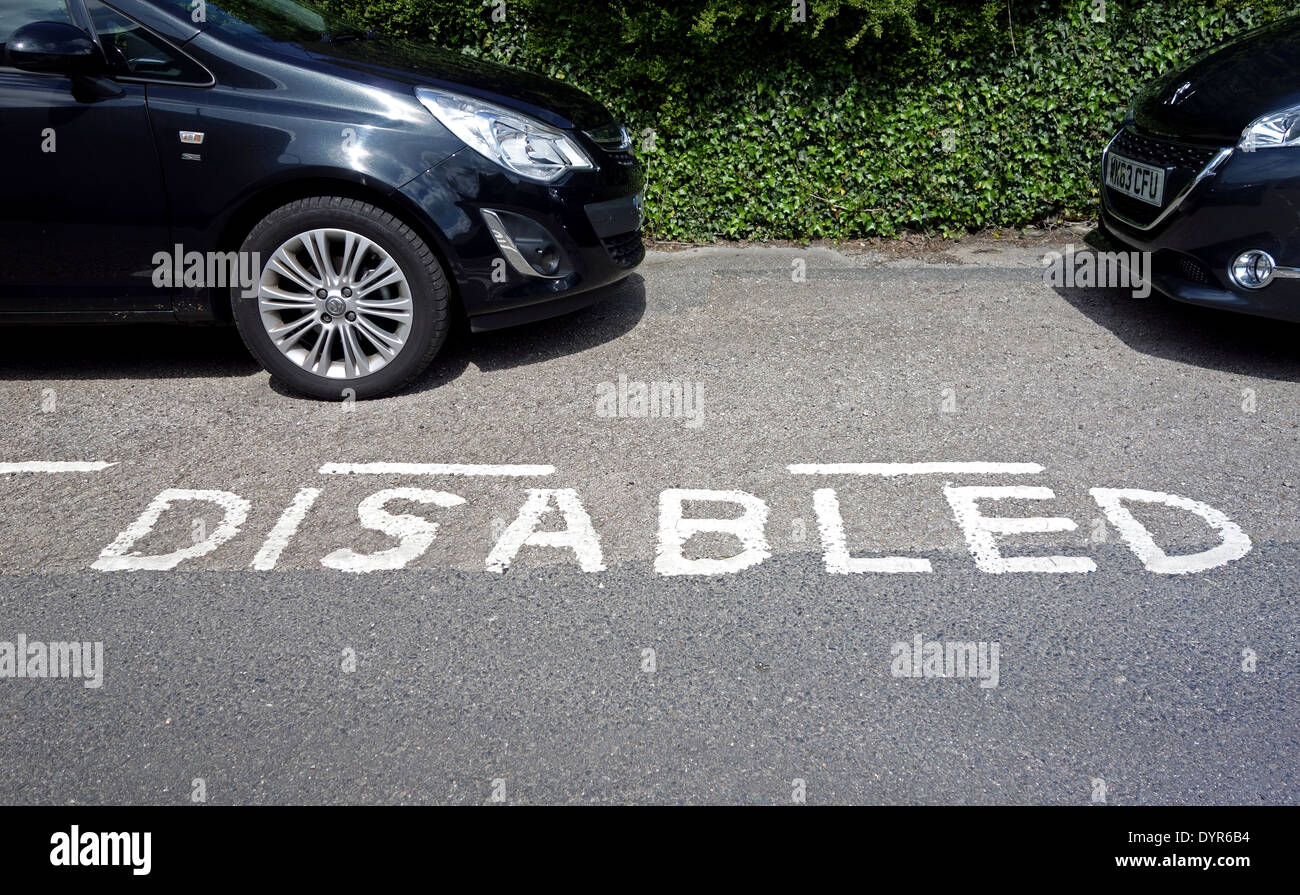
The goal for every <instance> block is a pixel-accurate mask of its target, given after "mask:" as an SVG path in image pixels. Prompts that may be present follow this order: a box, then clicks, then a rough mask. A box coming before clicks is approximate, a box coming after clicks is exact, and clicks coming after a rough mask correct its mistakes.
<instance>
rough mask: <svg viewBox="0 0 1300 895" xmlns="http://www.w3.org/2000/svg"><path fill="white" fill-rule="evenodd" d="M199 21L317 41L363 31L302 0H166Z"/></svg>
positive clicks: (262, 35) (246, 33)
mask: <svg viewBox="0 0 1300 895" xmlns="http://www.w3.org/2000/svg"><path fill="white" fill-rule="evenodd" d="M164 2H165V3H167V4H168V5H170V6H174V7H176V8H178V9H180V10H182V11H183V12H184V13H185V14H186V16H187V17H188V18H190V19H191V20H193V21H194V22H195V23H196V24H200V25H202V24H204V23H206V24H207V25H208V27H209V28H219V29H220V30H222V31H225V32H226V33H228V34H232V35H237V36H240V37H247V38H253V39H254V40H273V41H316V40H329V39H331V38H336V37H338V36H339V35H348V36H354V37H355V36H360V32H358V31H357V29H355V28H354V27H352V26H351V25H349V24H348V23H347V22H345V21H344V20H342V19H340V18H339V17H338V16H337V15H335V14H334V13H333V12H327V11H326V10H325V9H324V8H322V7H321V6H319V5H317V4H314V3H311V2H302V0H164Z"/></svg>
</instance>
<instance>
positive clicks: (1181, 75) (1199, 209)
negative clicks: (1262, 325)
mask: <svg viewBox="0 0 1300 895" xmlns="http://www.w3.org/2000/svg"><path fill="white" fill-rule="evenodd" d="M1101 164H1102V190H1101V192H1102V212H1101V226H1100V228H1099V229H1100V236H1101V239H1100V241H1099V242H1097V243H1096V244H1097V245H1099V246H1101V247H1108V248H1115V249H1118V250H1130V251H1131V250H1137V251H1145V252H1150V253H1151V265H1150V270H1151V271H1152V280H1153V285H1154V287H1155V288H1156V289H1158V290H1159V291H1161V292H1163V293H1165V294H1166V295H1169V296H1170V297H1172V298H1175V299H1178V300H1180V301H1186V302H1191V303H1194V304H1198V305H1208V306H1211V307H1217V308H1224V309H1227V310H1232V311H1244V312H1246V313H1249V314H1260V315H1263V316H1266V317H1276V318H1282V319H1289V320H1300V19H1288V20H1284V21H1281V22H1278V23H1275V24H1273V25H1270V26H1267V27H1264V28H1261V29H1258V30H1255V31H1253V32H1250V33H1249V34H1247V35H1245V36H1243V37H1242V38H1240V39H1238V40H1236V41H1234V42H1232V43H1230V44H1229V45H1227V46H1225V47H1223V48H1222V49H1220V50H1218V51H1217V52H1214V53H1212V54H1210V55H1208V56H1205V57H1203V58H1201V59H1199V60H1198V61H1196V62H1194V63H1193V64H1191V65H1189V66H1187V67H1185V68H1182V69H1179V70H1177V71H1173V72H1171V73H1169V74H1167V75H1165V76H1163V77H1162V78H1160V79H1159V80H1158V81H1157V82H1156V83H1155V84H1153V85H1152V86H1151V87H1150V88H1148V89H1147V90H1145V91H1143V92H1142V94H1140V95H1139V97H1138V98H1137V100H1136V101H1135V102H1134V104H1133V107H1132V109H1131V111H1130V112H1129V115H1128V116H1127V120H1126V121H1125V122H1124V124H1123V126H1122V127H1121V128H1120V131H1119V133H1117V134H1116V135H1115V137H1114V139H1112V140H1111V141H1110V144H1109V145H1108V146H1107V147H1106V150H1105V152H1103V153H1102V162H1101Z"/></svg>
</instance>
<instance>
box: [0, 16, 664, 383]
mask: <svg viewBox="0 0 1300 895" xmlns="http://www.w3.org/2000/svg"><path fill="white" fill-rule="evenodd" d="M0 170H3V171H4V172H5V174H4V178H5V180H4V201H3V202H2V203H0V245H3V246H4V251H3V253H2V254H0V315H3V316H2V318H0V319H8V320H33V321H49V320H54V319H57V320H78V321H87V322H89V321H120V320H165V321H180V322H185V321H208V320H221V319H230V318H233V320H234V322H235V323H236V324H237V325H238V327H239V331H240V333H241V335H242V336H243V339H244V341H245V343H246V344H247V345H248V347H249V349H250V350H251V351H252V353H253V354H254V355H256V357H257V358H258V360H259V361H260V362H261V363H262V364H263V365H264V366H265V367H266V368H267V369H268V370H269V371H270V372H271V373H272V375H274V376H275V377H277V378H278V379H280V380H281V381H283V382H285V383H287V384H288V385H289V386H291V387H292V388H294V389H296V390H298V391H300V392H303V393H306V394H309V395H312V396H315V397H319V398H333V399H339V398H341V397H346V396H355V397H362V398H363V397H369V396H374V395H380V394H384V393H386V392H389V391H392V390H393V389H396V388H399V387H400V386H402V385H403V384H405V383H407V382H409V381H410V380H411V379H413V378H414V377H415V376H416V375H418V374H419V373H420V371H421V370H423V369H424V368H425V367H426V366H427V365H428V363H429V362H430V360H431V359H432V358H433V357H434V355H435V354H436V352H437V351H438V349H439V347H440V346H441V345H442V343H443V340H444V338H445V336H446V333H447V330H448V326H449V321H450V318H451V315H452V313H453V311H454V307H453V305H454V304H458V305H459V306H460V308H461V309H463V311H464V313H465V314H466V315H467V316H468V319H469V322H470V326H471V327H472V328H473V329H474V330H476V331H477V330H487V329H494V328H498V327H503V326H509V325H513V324H519V323H526V322H529V321H532V320H536V319H539V318H542V317H547V316H551V315H555V314H559V313H563V312H565V311H569V310H573V309H576V308H578V307H581V306H583V305H585V304H588V303H590V302H592V301H594V300H596V299H597V298H598V297H599V293H598V292H594V291H593V290H598V288H599V287H602V286H605V285H607V284H609V283H612V282H614V281H616V280H619V279H620V278H622V277H625V276H626V275H627V274H628V273H630V272H631V270H632V269H633V268H634V267H636V265H637V264H638V263H640V261H641V260H642V258H643V256H644V250H643V248H642V244H641V238H640V228H641V223H642V207H641V203H642V198H641V197H642V192H643V179H642V174H641V170H640V167H639V166H638V163H637V161H636V159H635V157H634V156H633V153H632V147H631V142H630V140H629V138H628V134H627V131H626V129H625V128H623V127H622V126H620V125H619V124H618V123H616V122H615V121H614V120H613V118H612V117H611V115H610V113H609V112H608V111H607V110H606V109H605V108H604V107H603V106H602V105H601V104H599V103H598V102H595V101H594V100H592V99H591V98H590V97H588V96H587V95H585V94H584V93H582V92H581V91H578V90H576V89H573V88H571V87H569V86H567V85H564V84H561V83H559V82H556V81H553V80H550V79H546V78H542V77H538V76H533V75H530V74H526V73H524V72H519V71H516V70H513V69H508V68H503V67H500V66H494V65H490V64H486V63H482V62H479V61H477V60H473V59H470V58H468V57H465V56H463V55H460V54H456V53H450V52H447V51H443V50H439V49H436V48H434V47H432V46H428V45H424V44H419V43H412V42H402V41H393V40H381V39H377V38H376V37H375V36H374V35H371V34H367V33H363V32H361V31H358V30H356V29H352V28H349V27H347V26H346V25H343V24H341V23H338V22H335V21H333V20H331V19H330V18H329V17H328V16H327V15H325V14H323V13H322V12H320V11H319V10H317V9H316V8H314V7H313V6H312V5H311V4H310V3H303V2H290V0H240V2H238V3H235V2H225V0H208V2H206V3H204V4H194V3H190V2H188V0H111V2H102V0H0Z"/></svg>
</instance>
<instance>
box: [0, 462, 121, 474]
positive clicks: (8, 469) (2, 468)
mask: <svg viewBox="0 0 1300 895" xmlns="http://www.w3.org/2000/svg"><path fill="white" fill-rule="evenodd" d="M116 465H117V464H116V463H106V462H104V461H103V460H23V461H20V462H18V463H0V475H10V474H12V473H17V472H99V471H100V470H101V469H108V467H110V466H116Z"/></svg>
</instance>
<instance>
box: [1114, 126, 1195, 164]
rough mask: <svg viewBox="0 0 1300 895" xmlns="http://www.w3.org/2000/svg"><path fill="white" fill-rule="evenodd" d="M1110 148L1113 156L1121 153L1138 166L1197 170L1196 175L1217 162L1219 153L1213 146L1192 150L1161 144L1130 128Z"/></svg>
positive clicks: (1168, 142)
mask: <svg viewBox="0 0 1300 895" xmlns="http://www.w3.org/2000/svg"><path fill="white" fill-rule="evenodd" d="M1110 148H1111V151H1112V152H1118V153H1119V154H1120V155H1122V156H1124V157H1125V158H1131V159H1133V161H1135V162H1146V163H1147V164H1148V165H1155V166H1156V167H1159V168H1194V169H1195V170H1196V172H1197V173H1199V172H1200V171H1201V169H1202V168H1204V167H1205V166H1206V165H1208V164H1209V163H1210V162H1212V161H1214V157H1215V156H1216V155H1218V152H1219V150H1218V148H1217V147H1214V146H1192V145H1189V144H1187V143H1174V142H1172V141H1170V140H1159V139H1157V138H1155V137H1147V136H1143V135H1142V134H1138V133H1135V132H1133V131H1131V130H1128V129H1127V128H1126V129H1124V130H1122V131H1120V134H1119V136H1118V137H1116V138H1115V142H1114V143H1113V144H1112V145H1111V147H1110Z"/></svg>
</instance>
